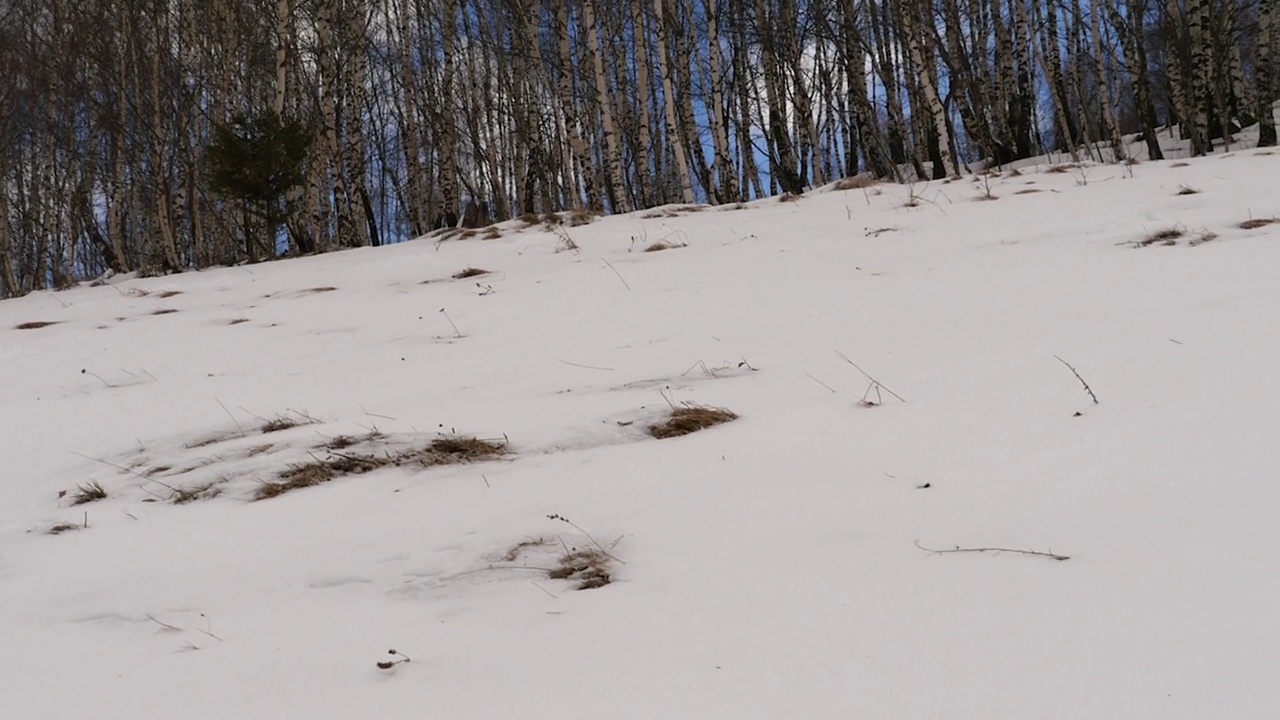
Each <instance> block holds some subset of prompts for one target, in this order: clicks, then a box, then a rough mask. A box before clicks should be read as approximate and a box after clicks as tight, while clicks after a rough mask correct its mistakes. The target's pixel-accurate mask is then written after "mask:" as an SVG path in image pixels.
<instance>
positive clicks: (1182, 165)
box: [1169, 162, 1191, 167]
mask: <svg viewBox="0 0 1280 720" xmlns="http://www.w3.org/2000/svg"><path fill="white" fill-rule="evenodd" d="M1169 167H1191V163H1186V162H1176V163H1173V164H1172V165H1170V166H1169Z"/></svg>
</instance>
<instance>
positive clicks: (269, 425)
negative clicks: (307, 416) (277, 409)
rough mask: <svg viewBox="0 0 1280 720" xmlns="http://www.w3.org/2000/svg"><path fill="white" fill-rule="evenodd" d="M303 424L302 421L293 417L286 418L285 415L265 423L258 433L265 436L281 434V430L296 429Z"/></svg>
mask: <svg viewBox="0 0 1280 720" xmlns="http://www.w3.org/2000/svg"><path fill="white" fill-rule="evenodd" d="M302 424H303V422H302V421H301V420H297V419H294V418H291V417H286V416H284V415H281V416H279V417H274V418H271V419H270V420H268V421H266V422H264V423H263V424H262V427H260V428H258V432H260V433H263V434H266V433H273V432H280V431H281V430H288V429H290V428H296V427H298V426H299V425H302Z"/></svg>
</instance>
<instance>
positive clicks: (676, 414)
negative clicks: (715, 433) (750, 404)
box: [649, 405, 738, 440]
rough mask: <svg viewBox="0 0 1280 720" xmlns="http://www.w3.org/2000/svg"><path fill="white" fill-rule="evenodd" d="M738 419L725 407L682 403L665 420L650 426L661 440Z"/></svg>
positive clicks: (650, 432)
mask: <svg viewBox="0 0 1280 720" xmlns="http://www.w3.org/2000/svg"><path fill="white" fill-rule="evenodd" d="M737 419H738V416H737V415H736V414H735V413H733V412H731V411H729V410H726V409H724V408H717V407H707V406H704V405H682V406H680V407H677V408H672V410H671V414H670V415H669V416H668V417H667V419H666V420H665V421H664V422H662V423H660V424H658V425H651V426H649V434H650V435H652V436H654V437H655V438H658V439H659V440H662V439H665V438H673V437H680V436H681V435H688V434H689V433H694V432H697V431H699V430H705V429H707V428H709V427H714V426H716V425H721V424H723V423H727V422H729V421H731V420H737Z"/></svg>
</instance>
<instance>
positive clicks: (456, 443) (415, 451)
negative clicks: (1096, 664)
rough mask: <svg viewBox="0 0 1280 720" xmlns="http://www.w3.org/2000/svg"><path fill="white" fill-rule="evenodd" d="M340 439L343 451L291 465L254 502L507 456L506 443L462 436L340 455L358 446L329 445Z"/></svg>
mask: <svg viewBox="0 0 1280 720" xmlns="http://www.w3.org/2000/svg"><path fill="white" fill-rule="evenodd" d="M365 437H366V439H376V438H380V437H382V434H381V433H377V432H376V431H374V432H371V433H370V434H369V435H367V436H365ZM339 439H341V441H340V442H338V443H337V444H338V445H339V446H340V447H338V448H333V447H330V454H329V455H328V456H327V457H324V458H314V459H313V460H312V461H311V462H307V463H302V464H298V465H291V466H290V467H289V468H288V469H287V470H284V471H283V472H281V473H280V474H279V476H278V477H277V479H276V481H275V482H269V483H263V484H262V485H261V486H259V487H258V491H257V493H256V494H255V496H254V497H255V499H258V500H266V499H267V498H273V497H277V496H279V495H283V494H285V493H287V492H289V491H291V490H297V489H299V488H305V487H312V486H314V485H321V484H323V483H326V482H329V481H330V480H333V479H334V478H337V477H341V476H343V475H363V474H364V473H367V472H372V471H374V470H377V469H379V468H384V467H389V466H395V467H400V466H402V465H418V466H420V467H424V468H426V467H437V466H440V465H457V464H461V463H469V462H478V461H481V460H489V459H493V458H495V457H498V456H500V455H504V454H506V452H507V446H506V443H505V442H496V441H492V440H481V439H479V438H475V437H470V436H463V435H445V436H441V437H438V438H436V439H435V440H432V441H431V442H430V443H429V444H428V445H427V446H426V447H422V448H411V449H408V450H402V451H399V452H395V453H391V452H384V453H383V454H381V455H372V454H363V455H362V454H355V453H342V452H338V451H337V450H338V449H345V448H349V447H351V446H352V445H354V444H356V443H357V442H359V440H356V439H355V438H350V437H348V436H342V435H340V436H338V437H337V438H334V439H333V440H331V441H330V442H329V444H328V445H329V446H331V445H333V444H334V442H335V441H339ZM353 441H354V442H353Z"/></svg>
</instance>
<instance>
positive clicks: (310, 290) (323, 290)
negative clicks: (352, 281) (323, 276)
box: [298, 285, 338, 295]
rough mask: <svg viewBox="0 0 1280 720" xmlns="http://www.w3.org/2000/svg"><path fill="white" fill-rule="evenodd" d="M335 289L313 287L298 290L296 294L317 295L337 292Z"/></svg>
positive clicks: (330, 287)
mask: <svg viewBox="0 0 1280 720" xmlns="http://www.w3.org/2000/svg"><path fill="white" fill-rule="evenodd" d="M337 289H338V288H336V287H333V286H330V285H321V286H320V287H313V288H307V289H305V290H299V291H298V293H299V294H301V295H318V294H320V293H327V292H333V291H334V290H337Z"/></svg>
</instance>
